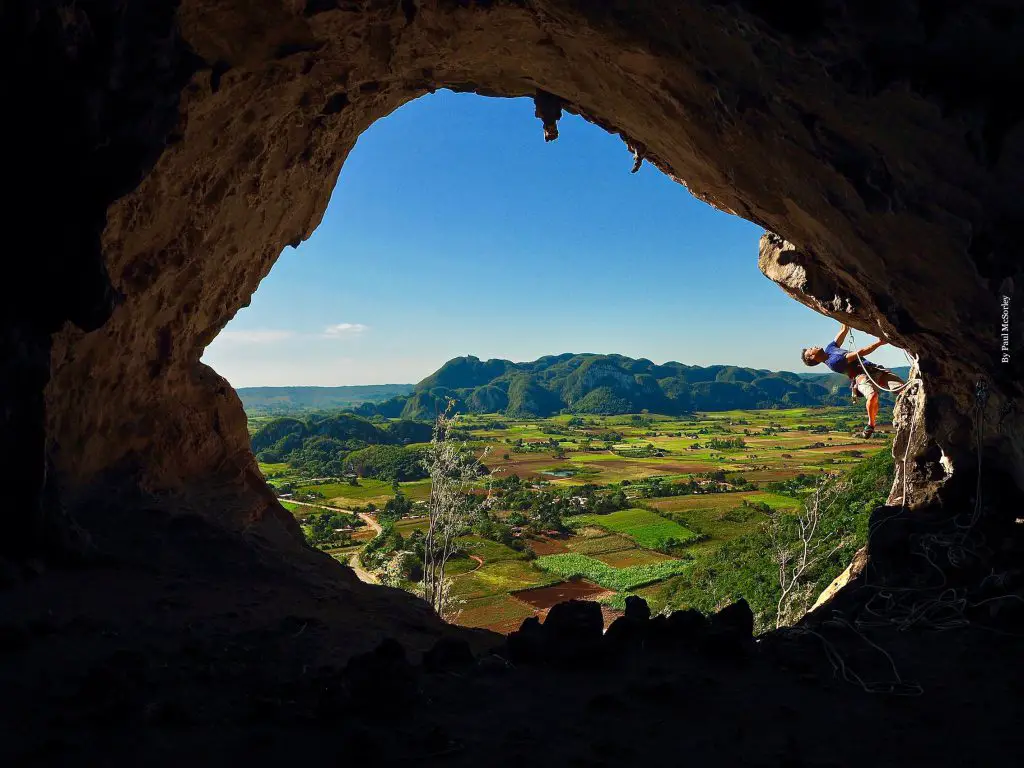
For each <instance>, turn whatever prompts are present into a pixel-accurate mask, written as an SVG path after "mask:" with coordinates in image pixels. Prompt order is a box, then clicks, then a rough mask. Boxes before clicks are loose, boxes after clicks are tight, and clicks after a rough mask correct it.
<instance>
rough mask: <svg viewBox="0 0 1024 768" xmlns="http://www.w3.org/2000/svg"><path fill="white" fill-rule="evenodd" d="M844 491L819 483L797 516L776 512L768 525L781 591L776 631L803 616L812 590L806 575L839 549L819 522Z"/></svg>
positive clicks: (831, 533)
mask: <svg viewBox="0 0 1024 768" xmlns="http://www.w3.org/2000/svg"><path fill="white" fill-rule="evenodd" d="M845 488H846V484H845V483H839V482H835V481H832V482H828V481H823V482H820V483H819V484H818V486H817V487H816V488H815V489H814V492H813V493H812V494H811V495H810V496H809V497H808V498H807V500H806V501H804V504H803V506H802V508H801V510H800V513H799V514H798V515H796V516H795V517H794V516H790V515H786V514H785V513H782V512H776V513H775V514H773V515H772V517H771V520H770V521H769V523H768V527H767V532H768V538H769V540H770V542H771V548H772V556H773V558H774V560H775V563H776V564H777V565H778V567H779V587H780V588H781V590H782V594H781V595H780V596H779V602H778V605H777V606H776V617H775V627H776V629H778V628H779V627H781V626H783V625H784V624H790V623H792V621H794V620H795V619H797V618H799V617H800V616H802V615H803V614H804V613H806V612H807V606H808V605H809V603H810V598H811V596H812V595H811V593H812V590H813V584H812V583H809V582H808V580H807V577H808V576H809V572H810V571H811V570H812V569H813V568H814V566H816V565H817V564H818V563H820V562H822V561H823V560H826V559H828V558H829V557H831V556H832V555H833V554H835V553H836V552H838V551H839V550H840V549H842V548H843V543H844V542H842V541H840V542H839V543H834V534H835V531H829V532H828V533H823V532H822V530H821V522H822V517H823V516H825V515H827V514H828V513H829V512H830V511H831V510H832V507H833V506H835V503H836V500H837V499H838V498H839V496H840V495H841V494H842V493H843V491H844V490H845ZM793 534H795V535H793Z"/></svg>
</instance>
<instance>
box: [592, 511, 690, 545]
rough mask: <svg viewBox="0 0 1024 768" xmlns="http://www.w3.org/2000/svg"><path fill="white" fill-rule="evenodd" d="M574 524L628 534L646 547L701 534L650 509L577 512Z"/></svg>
mask: <svg viewBox="0 0 1024 768" xmlns="http://www.w3.org/2000/svg"><path fill="white" fill-rule="evenodd" d="M572 524H573V525H577V524H579V525H592V526H594V527H597V528H604V529H606V530H608V531H612V532H613V533H620V534H622V535H624V536H628V537H629V538H631V539H632V540H633V541H635V542H636V543H637V546H639V547H643V548H644V549H661V548H663V547H665V546H667V545H668V544H669V543H670V542H676V543H677V544H686V543H689V542H690V541H692V540H694V539H696V538H697V534H696V533H694V532H693V531H691V530H690V529H688V528H684V527H683V526H681V525H680V524H679V523H677V522H675V521H674V520H671V519H668V518H665V517H662V516H661V515H658V514H655V513H654V512H648V511H647V510H646V509H623V510H619V511H618V512H610V513H608V514H606V515H577V516H576V517H574V518H572Z"/></svg>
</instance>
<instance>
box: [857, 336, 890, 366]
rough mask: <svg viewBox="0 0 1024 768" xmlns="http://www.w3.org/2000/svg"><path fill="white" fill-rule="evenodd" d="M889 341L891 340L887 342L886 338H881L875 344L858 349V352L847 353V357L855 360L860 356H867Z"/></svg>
mask: <svg viewBox="0 0 1024 768" xmlns="http://www.w3.org/2000/svg"><path fill="white" fill-rule="evenodd" d="M888 343H889V342H887V341H886V340H885V339H879V340H878V341H876V342H875V343H874V344H868V345H867V346H866V347H862V348H861V349H858V350H857V351H856V352H850V353H849V354H847V356H846V359H847V360H850V361H854V360H856V359H857V358H858V357H861V358H864V357H867V356H868V355H870V354H871V353H872V352H874V351H875V350H876V349H878V348H879V347H883V346H885V345H886V344H888Z"/></svg>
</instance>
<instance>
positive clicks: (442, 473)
mask: <svg viewBox="0 0 1024 768" xmlns="http://www.w3.org/2000/svg"><path fill="white" fill-rule="evenodd" d="M452 408H453V403H452V402H451V401H449V403H448V407H447V408H446V409H445V411H444V413H442V414H440V415H439V416H438V417H437V421H436V422H435V423H434V434H433V438H432V439H431V441H430V447H429V448H428V449H427V451H426V457H425V458H424V462H423V463H424V466H425V467H426V469H427V472H428V474H429V475H430V500H429V501H428V502H427V513H428V516H429V523H428V526H427V532H426V539H425V541H424V547H423V597H424V599H425V600H426V601H427V602H428V603H430V607H431V608H433V609H434V612H435V613H437V615H438V616H440V617H441V618H442V619H445V620H446V621H451V620H453V619H455V618H456V616H457V615H458V601H457V600H456V599H455V597H454V595H453V594H452V582H451V579H450V578H449V577H447V576H445V572H444V570H445V566H446V565H447V563H448V560H450V559H451V557H452V556H453V555H454V554H456V553H457V552H458V547H459V545H458V540H457V539H458V537H459V536H460V535H461V534H462V533H464V532H465V530H466V528H467V527H468V525H469V518H470V515H471V511H472V507H471V503H470V491H471V487H472V485H473V483H474V481H475V480H476V479H477V477H478V475H479V472H480V463H479V462H478V461H477V460H476V459H475V458H474V457H473V456H472V455H471V454H470V453H468V452H467V451H466V450H465V446H463V445H460V444H458V443H456V442H454V441H453V440H451V439H449V435H450V432H451V428H452V425H453V424H454V423H455V418H456V417H455V416H453V415H451V412H452Z"/></svg>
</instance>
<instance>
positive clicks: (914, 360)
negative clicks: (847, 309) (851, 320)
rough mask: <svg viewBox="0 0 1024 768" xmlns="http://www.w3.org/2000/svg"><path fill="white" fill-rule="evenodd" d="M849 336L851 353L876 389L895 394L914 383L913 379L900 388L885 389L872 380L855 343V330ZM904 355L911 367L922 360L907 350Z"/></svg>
mask: <svg viewBox="0 0 1024 768" xmlns="http://www.w3.org/2000/svg"><path fill="white" fill-rule="evenodd" d="M849 334H850V344H851V345H852V347H853V349H852V350H851V352H853V354H855V355H856V356H857V362H859V363H860V368H861V370H862V371H863V372H864V375H865V376H867V377H868V381H870V382H871V383H872V384H874V385H875V387H877V388H878V389H880V390H882V391H883V392H893V393H896V392H900V391H902V390H903V389H906V388H907V387H908V386H909V385H910V382H911V381H912V379H910V380H907V381H905V382H903V384H902V385H901V386H899V387H895V388H890V387H883V386H882V385H881V384H879V383H878V382H877V381H875V380H874V379H873V378H871V373H870V372H869V371H868V367H867V366H866V365H864V359H863V358H862V357H861V356H860V351H859V350H858V349H857V345H856V343H855V342H854V336H853V330H852V329H850V331H849ZM903 355H904V356H905V357H906V358H907V362H908V363H910V365H911V366H913V365H915V364H916V363H917V362H918V361H919V360H920V358H919V357H914V358H911V356H910V355H909V354H908V353H907V350H905V349H904V350H903Z"/></svg>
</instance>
